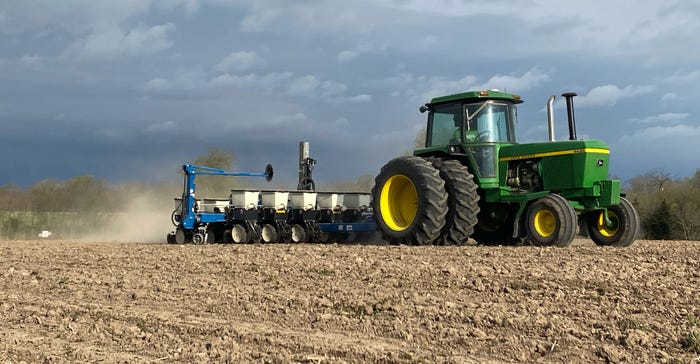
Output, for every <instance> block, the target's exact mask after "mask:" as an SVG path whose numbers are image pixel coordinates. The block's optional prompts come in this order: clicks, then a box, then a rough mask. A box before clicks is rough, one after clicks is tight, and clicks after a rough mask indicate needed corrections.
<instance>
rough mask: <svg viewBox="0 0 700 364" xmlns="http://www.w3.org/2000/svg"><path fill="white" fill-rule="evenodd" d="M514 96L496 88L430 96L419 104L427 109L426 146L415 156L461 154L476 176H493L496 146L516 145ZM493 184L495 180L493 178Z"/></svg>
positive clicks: (515, 99) (515, 97)
mask: <svg viewBox="0 0 700 364" xmlns="http://www.w3.org/2000/svg"><path fill="white" fill-rule="evenodd" d="M521 102H522V101H521V100H520V97H519V96H517V95H511V94H506V93H502V92H498V91H476V92H465V93H461V94H456V95H449V96H444V97H439V98H435V99H433V100H432V101H431V102H430V103H428V104H426V105H425V106H422V107H421V109H420V110H421V111H422V112H425V111H429V113H428V126H427V133H426V143H425V149H421V150H418V151H416V155H429V154H450V155H456V156H457V157H458V156H459V154H462V155H464V158H465V159H469V161H467V160H465V162H466V163H468V164H469V165H472V166H473V168H472V170H473V173H474V174H475V176H476V178H478V179H483V178H487V179H488V178H496V171H497V158H496V156H497V152H498V151H497V148H498V147H499V146H500V145H503V144H515V143H516V133H515V126H516V124H517V122H518V112H517V108H516V104H519V103H521ZM493 183H496V181H495V180H494V182H493Z"/></svg>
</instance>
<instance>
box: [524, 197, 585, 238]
mask: <svg viewBox="0 0 700 364" xmlns="http://www.w3.org/2000/svg"><path fill="white" fill-rule="evenodd" d="M526 219H527V237H528V240H529V241H530V243H531V244H532V245H536V246H558V247H566V246H569V244H571V242H572V241H573V240H574V237H575V236H576V229H577V228H578V221H577V220H578V219H577V216H576V210H574V208H573V207H571V204H569V202H568V201H567V200H566V199H565V198H563V197H561V196H559V195H557V194H550V195H547V196H544V197H542V198H540V199H537V200H535V201H534V202H532V203H531V204H530V206H528V208H527V218H526Z"/></svg>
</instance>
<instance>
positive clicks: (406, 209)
mask: <svg viewBox="0 0 700 364" xmlns="http://www.w3.org/2000/svg"><path fill="white" fill-rule="evenodd" d="M374 181H375V185H374V188H372V197H373V199H372V207H373V210H374V219H375V221H376V222H377V227H378V228H379V230H380V231H381V232H382V236H383V237H384V239H385V240H386V241H388V242H390V243H392V244H408V245H428V244H432V243H433V242H434V241H435V240H436V239H438V238H439V237H440V233H441V231H442V228H443V227H444V226H445V215H446V214H447V210H448V208H447V191H445V182H444V181H443V180H442V178H440V174H439V173H438V171H437V169H435V167H433V165H432V164H431V163H430V162H429V161H427V160H425V159H423V158H420V157H415V156H403V157H398V158H394V159H392V160H390V161H389V162H388V163H387V164H386V165H384V167H382V170H381V171H380V172H379V174H378V175H377V177H376V178H375V179H374Z"/></svg>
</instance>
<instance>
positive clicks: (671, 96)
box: [661, 92, 679, 102]
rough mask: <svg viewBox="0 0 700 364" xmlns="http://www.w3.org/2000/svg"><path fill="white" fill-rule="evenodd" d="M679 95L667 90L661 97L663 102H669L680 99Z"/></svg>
mask: <svg viewBox="0 0 700 364" xmlns="http://www.w3.org/2000/svg"><path fill="white" fill-rule="evenodd" d="M678 98H679V97H678V95H677V94H676V93H673V92H667V93H665V94H664V95H663V96H662V97H661V101H663V102H668V101H673V100H678Z"/></svg>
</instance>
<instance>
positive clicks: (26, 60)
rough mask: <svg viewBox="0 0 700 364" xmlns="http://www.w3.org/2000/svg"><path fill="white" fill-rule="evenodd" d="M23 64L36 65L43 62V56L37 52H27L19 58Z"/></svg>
mask: <svg viewBox="0 0 700 364" xmlns="http://www.w3.org/2000/svg"><path fill="white" fill-rule="evenodd" d="M19 61H20V62H21V63H22V64H25V65H27V66H31V65H36V64H39V63H41V57H40V56H38V55H36V54H25V55H23V56H22V58H20V59H19Z"/></svg>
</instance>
